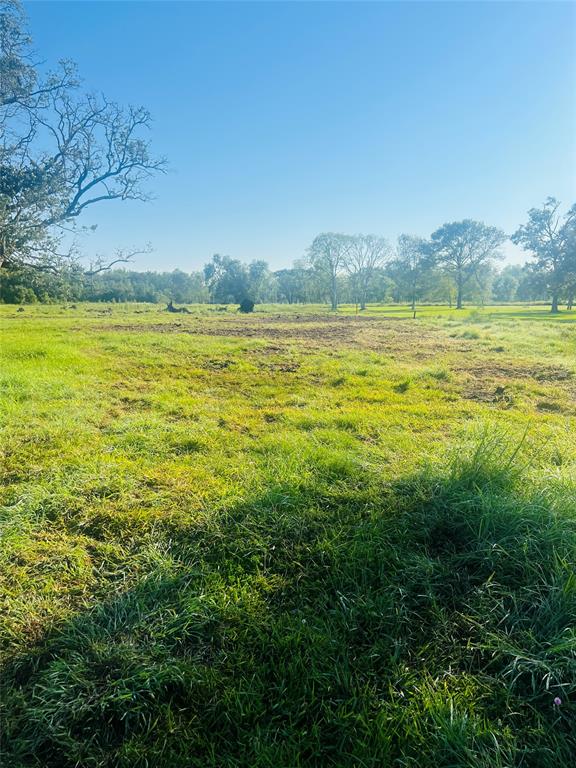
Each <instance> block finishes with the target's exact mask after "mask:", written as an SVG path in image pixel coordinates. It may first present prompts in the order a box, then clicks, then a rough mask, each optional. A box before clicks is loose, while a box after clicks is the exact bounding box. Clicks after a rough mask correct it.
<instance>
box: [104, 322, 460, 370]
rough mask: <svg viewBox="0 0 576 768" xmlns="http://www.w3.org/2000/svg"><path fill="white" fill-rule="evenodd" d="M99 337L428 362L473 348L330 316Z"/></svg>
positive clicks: (120, 328) (175, 325) (138, 327)
mask: <svg viewBox="0 0 576 768" xmlns="http://www.w3.org/2000/svg"><path fill="white" fill-rule="evenodd" d="M94 330H95V331H98V332H102V331H105V332H106V331H108V332H119V333H184V334H190V335H198V336H216V337H235V338H244V339H262V340H270V341H272V342H283V344H279V343H272V344H269V345H267V346H266V347H264V348H263V349H258V350H250V351H251V352H252V353H253V354H264V355H275V354H278V353H280V352H285V351H286V350H285V345H286V344H289V343H290V342H297V343H302V351H304V349H305V348H306V347H308V349H314V348H324V349H325V348H330V347H332V348H333V347H336V346H338V347H344V348H353V349H364V350H368V351H372V352H377V353H379V354H385V355H387V356H391V357H394V358H409V359H412V360H422V361H425V360H428V359H430V358H433V357H437V356H438V355H441V354H443V353H445V352H457V353H459V354H466V353H467V352H470V351H471V347H470V346H469V345H468V344H466V343H463V342H462V340H461V339H450V338H448V337H447V336H446V334H444V333H443V332H442V331H440V330H438V329H434V328H427V327H425V326H423V325H421V324H419V323H414V321H412V320H399V319H392V318H386V319H384V318H373V317H329V316H324V315H302V316H299V315H295V316H293V315H289V316H286V315H272V316H265V317H257V318H247V319H246V320H245V321H242V320H240V318H238V317H226V318H225V317H218V318H210V320H209V321H208V322H206V321H205V320H204V319H203V318H190V320H188V319H186V321H178V322H172V323H170V322H168V323H149V324H123V325H120V324H110V325H106V326H101V325H99V326H94Z"/></svg>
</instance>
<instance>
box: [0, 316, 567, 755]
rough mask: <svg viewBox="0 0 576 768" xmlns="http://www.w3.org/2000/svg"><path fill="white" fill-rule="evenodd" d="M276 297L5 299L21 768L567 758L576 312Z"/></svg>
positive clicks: (2, 365)
mask: <svg viewBox="0 0 576 768" xmlns="http://www.w3.org/2000/svg"><path fill="white" fill-rule="evenodd" d="M258 310H259V311H257V312H256V313H254V314H253V315H247V316H243V315H240V314H238V313H237V312H236V311H234V309H233V308H227V309H225V308H221V307H206V306H204V307H190V313H189V314H181V315H180V314H179V315H171V314H168V313H166V312H162V311H160V309H159V307H157V306H155V305H132V306H130V305H109V306H107V305H96V304H94V305H84V304H79V305H78V306H77V307H62V306H31V307H26V308H25V310H24V311H23V312H18V311H17V308H16V307H13V306H12V307H10V306H3V307H0V324H1V326H0V333H1V339H0V417H1V429H2V432H1V466H0V472H1V478H2V485H1V489H0V493H1V498H0V504H1V507H2V512H1V514H2V520H1V524H2V548H1V551H0V558H1V560H2V563H1V569H0V579H1V581H2V584H1V593H0V600H1V610H0V622H1V624H0V635H1V640H2V657H3V660H4V662H3V663H4V671H3V675H2V685H3V690H2V694H1V695H0V702H1V706H2V713H1V720H2V726H3V728H2V755H3V757H2V759H1V760H0V762H1V764H2V765H5V766H7V767H8V766H10V767H11V768H12V767H13V768H24V766H47V767H48V766H50V767H51V768H52V767H54V768H68V767H70V768H72V766H82V768H96V767H97V766H98V767H99V768H100V767H101V768H104V766H126V768H128V767H129V768H133V767H136V766H143V767H144V766H150V767H151V768H152V767H161V768H163V767H165V768H178V767H181V768H184V767H186V768H188V767H189V766H199V767H200V766H201V767H202V768H204V767H205V766H214V768H224V766H226V768H228V767H230V768H231V767H232V766H246V767H248V766H250V767H251V768H252V767H253V766H260V767H264V766H266V767H269V768H273V767H274V768H280V767H282V768H297V766H350V768H352V767H354V768H356V767H358V768H360V767H361V768H376V767H379V768H380V767H381V766H388V765H390V766H427V765H435V766H438V767H441V766H446V768H448V766H470V768H476V766H481V767H482V768H494V767H498V766H501V767H502V768H504V766H506V767H507V768H508V767H511V766H522V767H527V768H528V767H530V768H540V767H543V768H547V766H554V767H555V768H562V767H564V766H566V768H568V766H572V765H574V755H575V754H576V719H575V718H576V636H575V633H574V626H575V622H576V575H575V573H574V568H575V564H576V479H575V478H576V431H575V429H574V426H575V423H576V312H573V313H568V312H563V313H562V314H560V315H559V316H557V317H553V318H552V317H550V316H549V315H547V313H546V308H545V307H536V308H531V307H523V306H507V307H487V308H485V309H472V310H464V311H460V312H456V311H455V310H449V309H447V308H439V307H426V308H423V309H421V310H418V312H417V317H416V319H415V320H414V319H412V317H411V311H410V309H409V308H408V307H400V308H396V307H390V306H382V307H371V308H369V309H368V311H367V312H366V313H362V315H361V316H357V315H356V314H355V308H354V307H343V308H342V311H341V312H340V313H339V314H338V315H333V314H329V313H327V312H326V311H325V309H324V308H321V307H317V306H314V307H302V306H290V307H286V306H265V307H261V308H260V307H259V308H258ZM555 700H556V703H555ZM558 701H560V704H558Z"/></svg>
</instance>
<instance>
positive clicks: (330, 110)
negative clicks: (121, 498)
mask: <svg viewBox="0 0 576 768" xmlns="http://www.w3.org/2000/svg"><path fill="white" fill-rule="evenodd" d="M25 7H26V9H27V11H28V14H29V17H30V26H31V31H32V34H33V37H34V40H35V47H36V50H37V51H38V53H39V54H40V55H41V57H42V58H43V59H44V60H47V61H53V60H56V59H58V58H71V59H74V60H75V61H76V62H77V63H78V64H79V67H80V71H81V73H82V75H83V76H84V78H85V81H86V87H87V88H90V89H97V90H101V91H103V92H104V93H106V95H107V96H108V97H109V98H111V99H114V100H117V101H120V102H128V103H134V104H143V105H145V106H146V107H148V108H149V109H150V110H151V111H152V113H153V115H154V119H155V120H154V126H153V132H152V139H153V145H154V148H155V150H156V152H157V153H159V154H165V155H166V156H167V157H168V159H169V161H170V173H169V174H168V175H167V176H165V177H164V178H160V179H158V180H157V181H156V182H154V189H153V191H154V193H155V196H156V199H155V200H154V201H153V202H151V203H146V204H142V203H129V204H124V203H119V204H116V203H110V204H109V205H108V207H106V204H104V205H103V206H102V207H100V208H98V209H96V208H94V209H93V212H92V213H91V214H90V215H89V216H88V217H87V218H86V219H84V223H86V224H93V223H96V224H98V229H97V231H96V233H95V234H94V235H91V236H90V237H89V238H88V239H87V240H85V241H84V243H83V245H84V249H85V251H86V253H87V254H94V253H95V252H101V253H107V252H110V251H111V250H112V249H113V248H114V247H115V246H132V245H139V244H142V243H145V242H147V241H151V242H152V244H153V246H154V249H155V251H154V253H153V254H151V255H148V256H146V257H140V258H139V260H138V261H137V263H136V266H137V268H139V269H146V268H155V269H173V268H176V267H178V268H180V269H184V270H188V271H190V270H193V269H198V268H199V267H201V265H202V264H204V263H205V262H206V261H207V260H208V259H209V258H210V256H211V255H212V254H213V253H216V252H219V253H226V254H229V255H231V256H234V257H237V258H240V259H243V260H251V259H253V258H263V259H266V260H267V261H269V263H270V264H271V266H272V267H273V268H280V267H283V266H289V265H290V264H291V262H292V261H293V259H295V258H300V257H301V256H302V255H303V253H304V251H305V249H306V247H307V245H308V244H309V243H310V242H311V240H312V239H313V237H314V236H315V235H316V234H317V233H318V232H321V231H327V230H328V231H341V232H348V233H355V232H369V233H376V234H382V235H385V236H387V237H388V238H389V239H391V240H394V239H395V238H396V237H397V235H398V234H400V233H401V232H408V233H412V234H419V235H424V236H426V235H429V234H430V232H432V231H433V230H434V229H435V228H437V227H438V226H440V225H441V224H442V223H443V222H445V221H452V220H457V219H462V218H477V219H481V220H484V221H486V222H487V223H490V224H494V225H498V226H500V227H502V228H503V229H505V230H506V231H507V232H508V233H509V232H511V231H513V230H514V229H515V228H516V227H517V225H518V224H519V223H521V222H522V221H523V220H524V218H525V212H526V210H527V209H528V208H530V207H532V206H536V205H538V204H540V203H541V202H543V200H544V198H545V197H546V196H548V195H553V196H556V197H558V198H560V199H562V200H563V201H565V202H566V203H572V202H574V201H575V200H576V5H575V4H573V3H560V2H511V3H508V2H482V3H481V2H444V3H440V2H433V1H432V0H430V1H428V2H396V3H392V2H383V3H377V2H370V3H361V2H349V3H344V2H340V3H332V2H317V3H307V2H292V3H282V2H260V3H243V2H231V3H224V2H211V3H196V2H174V3H172V2H89V1H84V2H79V1H78V2H51V1H50V0H43V1H37V2H28V3H26V4H25ZM509 255H510V258H512V259H513V260H518V254H515V253H514V248H513V247H512V246H510V247H509Z"/></svg>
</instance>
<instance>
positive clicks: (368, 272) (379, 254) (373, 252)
mask: <svg viewBox="0 0 576 768" xmlns="http://www.w3.org/2000/svg"><path fill="white" fill-rule="evenodd" d="M390 255H391V249H390V245H389V243H388V241H387V240H386V239H385V238H383V237H379V236H377V235H354V236H353V237H350V238H349V240H348V247H347V249H346V260H345V266H346V270H347V271H348V274H349V275H350V281H351V283H352V287H353V290H354V293H355V295H356V297H357V299H358V300H359V303H360V309H361V310H364V309H366V300H367V296H368V290H369V288H370V285H371V283H372V281H373V279H374V274H375V271H376V269H377V268H378V267H381V266H383V265H384V264H385V263H386V262H387V261H388V260H389V258H390Z"/></svg>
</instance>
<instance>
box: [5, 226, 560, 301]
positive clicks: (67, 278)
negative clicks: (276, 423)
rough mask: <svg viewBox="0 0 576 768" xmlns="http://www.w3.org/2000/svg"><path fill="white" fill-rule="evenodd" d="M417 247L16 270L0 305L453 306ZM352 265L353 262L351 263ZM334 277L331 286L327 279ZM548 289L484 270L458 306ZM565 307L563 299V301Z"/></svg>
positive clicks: (447, 277)
mask: <svg viewBox="0 0 576 768" xmlns="http://www.w3.org/2000/svg"><path fill="white" fill-rule="evenodd" d="M419 246H420V241H419V239H417V238H413V237H411V236H408V235H402V236H401V237H400V238H399V239H398V243H397V246H396V248H395V249H391V248H390V249H389V250H387V251H386V260H385V261H384V260H382V261H381V262H380V263H378V264H374V265H373V266H372V267H370V269H369V270H368V271H365V268H362V271H361V272H360V274H359V270H358V264H357V263H354V264H352V265H351V266H349V267H346V266H345V265H344V264H342V268H341V269H339V270H338V271H336V272H335V273H334V272H333V271H332V270H331V269H330V268H329V266H328V265H327V264H326V263H325V262H324V261H321V262H320V263H318V262H317V261H316V260H314V261H313V260H312V259H311V258H310V257H307V258H303V259H301V260H298V261H296V262H295V263H294V265H293V266H292V267H291V268H289V269H280V270H275V271H273V270H271V269H270V268H269V266H268V264H267V263H266V262H265V261H261V260H258V261H253V262H252V263H251V264H244V263H242V262H241V261H239V260H237V259H232V258H230V257H228V256H220V255H215V256H214V257H213V258H212V259H211V260H210V262H209V263H208V264H206V266H205V267H204V269H203V270H200V271H194V272H190V273H187V272H184V271H182V270H178V269H176V270H173V271H171V272H151V271H149V272H141V271H136V270H129V269H125V268H122V269H111V270H104V271H101V272H98V273H95V274H87V273H86V272H85V271H84V270H83V269H82V268H81V267H80V266H78V265H68V266H67V267H66V268H62V269H60V270H58V271H57V272H52V271H42V270H37V269H30V268H26V267H21V268H20V269H13V270H9V271H5V273H4V275H3V276H2V280H1V281H0V302H2V303H9V304H24V303H36V302H46V303H55V302H77V301H95V302H152V303H157V304H164V303H168V302H169V301H173V302H175V303H176V304H197V303H200V304H201V303H211V304H231V303H234V304H240V303H241V302H242V301H243V300H244V299H251V300H253V301H254V302H255V303H286V304H308V303H314V304H316V303H330V304H332V303H333V302H334V301H335V302H336V306H338V304H339V303H346V304H351V303H352V304H354V303H355V304H357V306H358V309H359V310H361V309H362V308H363V307H365V306H366V304H367V303H392V302H393V303H403V304H410V305H411V306H412V307H413V308H416V306H417V305H418V304H426V303H438V304H448V305H450V306H454V307H456V306H457V299H458V290H457V282H456V281H455V280H454V278H453V275H452V274H451V273H450V272H448V271H446V270H445V269H444V268H443V267H442V266H440V265H439V264H438V263H436V262H434V261H431V260H430V259H429V257H428V255H427V254H426V255H424V256H423V255H422V251H421V250H420V247H419ZM355 258H356V259H357V258H358V257H357V256H356V257H355ZM334 275H335V279H334ZM548 295H549V294H548V284H547V280H546V279H545V278H544V275H543V274H542V273H541V272H540V271H538V270H535V269H534V268H533V265H532V264H525V265H523V266H519V265H506V266H503V267H502V268H498V266H497V265H496V264H491V263H486V264H484V265H482V267H481V268H480V267H478V268H477V270H476V271H475V273H474V275H473V276H472V277H471V278H470V279H469V280H464V279H463V280H462V292H461V300H462V302H470V303H474V304H483V303H506V302H513V301H523V302H533V301H545V300H546V299H547V297H548ZM566 300H567V301H568V302H569V301H570V298H569V296H568V294H567V295H566Z"/></svg>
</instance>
